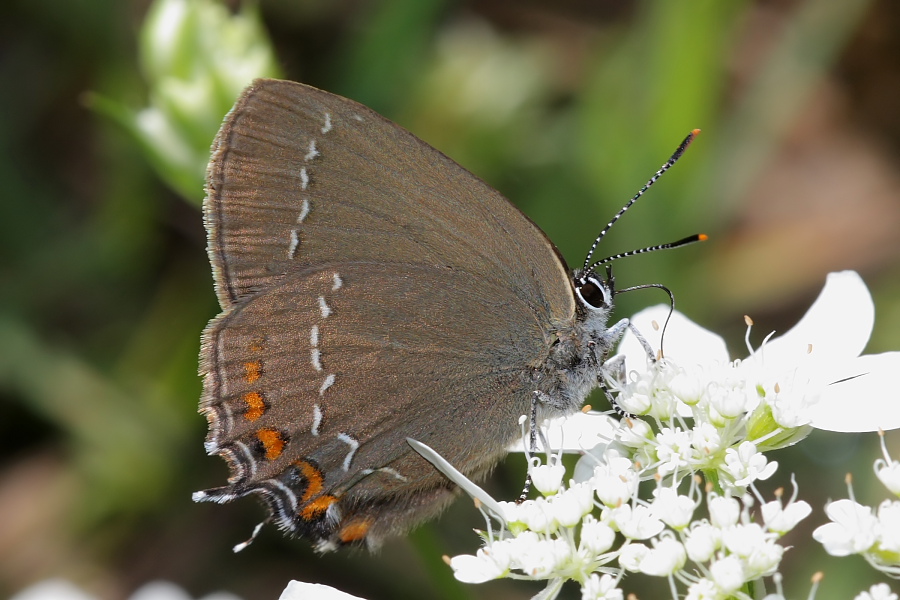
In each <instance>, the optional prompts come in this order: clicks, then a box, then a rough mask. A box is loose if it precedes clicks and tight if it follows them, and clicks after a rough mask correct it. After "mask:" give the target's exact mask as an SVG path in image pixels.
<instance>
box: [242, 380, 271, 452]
mask: <svg viewBox="0 0 900 600" xmlns="http://www.w3.org/2000/svg"><path fill="white" fill-rule="evenodd" d="M241 399H242V400H243V401H244V403H245V404H246V405H247V410H245V411H244V418H245V419H247V420H248V421H250V422H251V423H252V422H253V421H256V420H258V419H259V418H260V417H262V416H263V415H264V414H265V413H266V409H267V408H268V407H267V406H266V401H265V400H263V397H262V394H260V393H259V392H247V393H246V394H244V395H243V396H241ZM263 443H265V442H263Z"/></svg>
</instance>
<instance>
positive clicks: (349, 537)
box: [338, 517, 373, 544]
mask: <svg viewBox="0 0 900 600" xmlns="http://www.w3.org/2000/svg"><path fill="white" fill-rule="evenodd" d="M372 523H373V521H372V519H371V518H359V517H357V518H355V519H353V520H351V521H350V522H349V523H347V524H345V525H344V526H343V527H341V530H340V531H338V537H339V538H340V539H341V542H343V543H345V544H349V543H350V542H358V541H360V540H362V539H363V538H365V537H366V534H367V533H369V528H370V527H371V526H372Z"/></svg>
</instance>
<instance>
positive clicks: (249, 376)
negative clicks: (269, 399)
mask: <svg viewBox="0 0 900 600" xmlns="http://www.w3.org/2000/svg"><path fill="white" fill-rule="evenodd" d="M260 377H262V361H261V360H251V361H247V362H245V363H244V381H246V382H247V383H256V382H257V381H258V380H259V378H260Z"/></svg>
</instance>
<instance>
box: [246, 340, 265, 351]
mask: <svg viewBox="0 0 900 600" xmlns="http://www.w3.org/2000/svg"><path fill="white" fill-rule="evenodd" d="M247 349H248V350H250V352H262V351H263V349H264V346H263V340H262V338H259V339H256V340H253V341H252V342H250V345H249V346H247Z"/></svg>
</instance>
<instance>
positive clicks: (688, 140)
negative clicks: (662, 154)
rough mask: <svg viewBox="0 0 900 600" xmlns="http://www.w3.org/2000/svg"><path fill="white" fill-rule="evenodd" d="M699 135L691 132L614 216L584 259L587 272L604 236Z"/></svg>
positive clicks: (696, 132)
mask: <svg viewBox="0 0 900 600" xmlns="http://www.w3.org/2000/svg"><path fill="white" fill-rule="evenodd" d="M699 134H700V130H699V129H695V130H693V131H692V132H690V133H689V134H687V137H686V138H684V141H682V142H681V144H679V146H678V149H677V150H675V153H674V154H672V156H671V157H670V158H669V160H667V161H666V163H665V164H664V165H663V166H662V167H660V169H659V171H657V172H656V173H655V174H654V175H653V177H651V178H650V180H649V181H648V182H647V183H646V184H645V185H644V187H642V188H641V189H640V190H638V193H637V194H635V195H634V196H632V198H631V200H629V201H628V202H627V203H626V204H625V206H623V207H622V208H621V209H620V210H619V212H617V213H616V216H614V217H613V218H612V220H611V221H610V222H609V223H607V224H606V227H604V228H603V231H601V232H600V235H598V236H597V239H595V240H594V243H593V244H592V245H591V249H590V250H589V251H588V253H587V257H586V258H585V259H584V269H585V270H587V269H588V265H590V264H591V257H592V256H593V255H594V250H596V249H597V244H599V243H600V240H602V239H603V236H605V235H606V233H607V232H608V231H609V230H610V229H611V228H612V226H613V225H614V224H615V222H616V221H618V220H619V218H620V217H621V216H622V215H624V214H625V211H627V210H628V209H629V208H631V205H632V204H634V203H635V202H637V200H638V198H640V197H641V196H643V195H644V193H645V192H646V191H647V190H648V189H650V186H651V185H653V184H654V183H656V180H657V179H659V178H660V177H662V174H663V173H665V172H666V171H668V170H669V169H671V168H672V165H674V164H675V163H676V162H677V161H678V159H679V158H681V155H682V154H684V151H685V150H687V148H688V146H690V145H691V142H693V141H694V138H695V137H697V136H698V135H699ZM682 241H683V240H682ZM694 241H698V240H694ZM675 243H676V244H678V242H675ZM684 243H690V242H684ZM679 245H681V244H679ZM648 251H649V250H648V249H644V250H641V251H638V252H634V254H639V253H640V252H648Z"/></svg>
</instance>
